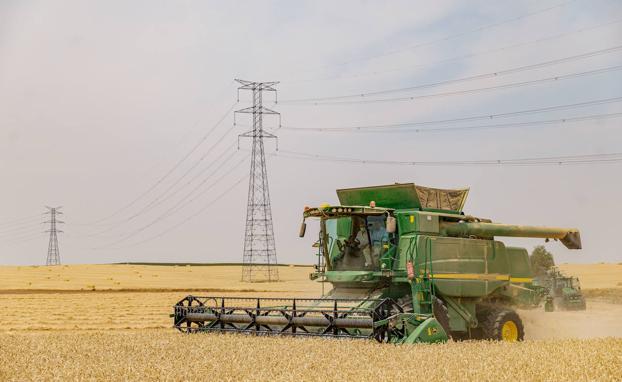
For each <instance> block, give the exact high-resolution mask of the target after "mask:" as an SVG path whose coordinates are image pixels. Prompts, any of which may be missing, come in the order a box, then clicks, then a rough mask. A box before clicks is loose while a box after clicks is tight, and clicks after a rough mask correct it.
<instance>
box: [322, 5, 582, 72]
mask: <svg viewBox="0 0 622 382" xmlns="http://www.w3.org/2000/svg"><path fill="white" fill-rule="evenodd" d="M575 1H576V0H568V1H563V2H561V3H558V4H555V5H552V6H550V7H547V8H543V9H541V10H538V11H534V12H529V13H526V14H522V15H520V16H516V17H512V18H508V19H505V20H501V21H498V22H495V23H492V24H486V25H482V26H479V27H477V28H473V29H469V30H465V31H462V32H458V33H454V34H450V35H447V36H445V37H442V38H438V39H433V40H429V41H426V42H421V43H418V44H414V45H411V46H408V47H406V48H401V49H397V50H394V51H389V52H385V53H381V54H376V55H370V56H366V57H360V58H355V59H351V60H348V61H345V62H342V63H337V64H333V65H332V66H345V65H349V64H352V63H354V62H361V61H369V60H372V59H376V58H380V57H387V56H392V55H395V54H399V53H402V52H404V51H412V50H415V49H419V48H421V47H424V46H428V45H433V44H437V43H441V42H445V41H449V40H453V39H456V38H459V37H463V36H466V35H469V34H473V33H477V32H481V31H484V30H487V29H492V28H496V27H499V26H501V25H504V24H509V23H512V22H515V21H519V20H522V19H525V18H529V17H532V16H536V15H539V14H542V13H545V12H548V11H551V10H553V9H556V8H560V7H563V6H565V5H567V4H569V3H573V2H575Z"/></svg>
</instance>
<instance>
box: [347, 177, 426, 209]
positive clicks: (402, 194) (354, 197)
mask: <svg viewBox="0 0 622 382" xmlns="http://www.w3.org/2000/svg"><path fill="white" fill-rule="evenodd" d="M337 196H338V197H339V202H340V203H341V204H343V205H349V206H368V205H369V203H370V202H371V201H374V202H375V203H376V205H377V206H379V207H385V208H395V209H405V208H421V202H420V201H419V197H418V196H417V191H416V189H415V185H414V184H412V183H409V184H392V185H387V186H374V187H359V188H346V189H341V190H337Z"/></svg>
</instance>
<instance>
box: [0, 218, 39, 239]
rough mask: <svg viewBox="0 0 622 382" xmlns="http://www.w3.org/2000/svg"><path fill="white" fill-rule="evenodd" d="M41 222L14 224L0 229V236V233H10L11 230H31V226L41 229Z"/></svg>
mask: <svg viewBox="0 0 622 382" xmlns="http://www.w3.org/2000/svg"><path fill="white" fill-rule="evenodd" d="M40 224H41V222H40V221H38V222H30V223H27V224H21V225H15V226H12V227H7V228H5V229H3V230H0V236H1V235H5V234H11V233H12V232H20V231H27V230H32V229H33V228H38V229H41V228H40V227H41V226H40Z"/></svg>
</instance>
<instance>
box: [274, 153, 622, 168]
mask: <svg viewBox="0 0 622 382" xmlns="http://www.w3.org/2000/svg"><path fill="white" fill-rule="evenodd" d="M273 155H274V156H276V157H285V158H290V159H302V160H317V161H327V162H343V163H356V164H366V165H367V164H377V165H400V166H439V167H442V166H545V165H576V164H595V163H619V162H622V153H607V154H585V155H568V156H556V157H534V158H518V159H485V160H471V161H464V160H460V161H397V160H373V159H357V158H344V157H335V156H326V155H318V154H311V153H303V152H297V151H288V150H280V151H278V152H277V153H275V154H273Z"/></svg>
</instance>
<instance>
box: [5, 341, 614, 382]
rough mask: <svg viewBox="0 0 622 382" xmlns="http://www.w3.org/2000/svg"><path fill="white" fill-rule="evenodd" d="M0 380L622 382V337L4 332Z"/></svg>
mask: <svg viewBox="0 0 622 382" xmlns="http://www.w3.org/2000/svg"><path fill="white" fill-rule="evenodd" d="M0 342H1V343H2V349H3V350H2V351H0V379H1V380H15V381H28V380H41V379H46V380H76V381H80V380H101V381H126V380H132V381H147V380H170V381H188V380H197V381H198V380H203V381H206V380H207V381H240V380H254V381H307V380H314V381H327V380H328V381H332V380H342V381H392V380H395V381H397V380H406V381H407V380H416V379H425V380H426V381H455V380H479V381H503V380H515V381H616V380H617V381H619V380H620V376H622V339H620V338H618V339H613V338H609V339H593V340H555V341H550V340H549V341H527V342H524V343H514V344H512V343H493V342H462V343H454V342H450V343H447V344H437V345H428V344H419V345H411V346H394V345H386V344H377V343H373V342H366V341H354V340H330V339H300V338H274V337H252V336H243V335H218V334H214V335H211V334H209V335H208V334H197V335H182V334H178V333H175V332H172V331H170V330H162V329H160V330H138V331H137V330H131V331H112V332H106V331H95V332H84V331H82V332H80V331H77V332H71V333H62V332H49V333H31V332H20V333H8V334H7V333H5V334H0Z"/></svg>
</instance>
